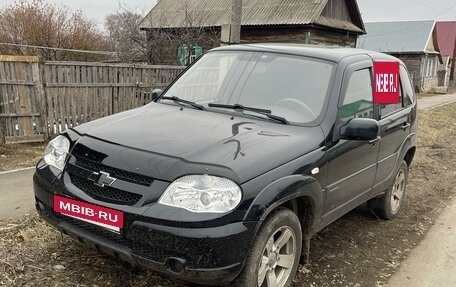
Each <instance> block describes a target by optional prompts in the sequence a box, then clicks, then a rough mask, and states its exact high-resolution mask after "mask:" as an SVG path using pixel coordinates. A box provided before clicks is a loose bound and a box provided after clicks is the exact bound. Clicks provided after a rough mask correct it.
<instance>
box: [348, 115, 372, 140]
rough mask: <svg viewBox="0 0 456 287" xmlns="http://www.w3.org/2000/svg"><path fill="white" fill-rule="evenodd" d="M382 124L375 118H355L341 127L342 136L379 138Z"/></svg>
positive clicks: (367, 138)
mask: <svg viewBox="0 0 456 287" xmlns="http://www.w3.org/2000/svg"><path fill="white" fill-rule="evenodd" d="M379 131H380V124H379V123H378V121H376V120H374V119H366V118H354V119H352V120H350V121H349V122H348V123H347V124H346V125H344V126H342V127H341V128H340V138H341V139H344V140H354V141H373V140H376V139H378V138H379Z"/></svg>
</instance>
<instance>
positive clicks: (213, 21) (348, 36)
mask: <svg viewBox="0 0 456 287" xmlns="http://www.w3.org/2000/svg"><path fill="white" fill-rule="evenodd" d="M242 9H243V11H242V21H241V23H242V26H241V43H259V42H284V43H302V44H315V45H326V46H343V47H355V46H356V40H357V38H358V36H359V35H362V34H364V33H365V29H364V24H363V20H362V18H361V13H360V11H359V8H358V4H357V2H356V0H244V1H243V7H242ZM230 13H231V0H211V1H207V0H184V1H181V0H160V1H159V2H158V3H157V5H155V7H153V9H152V10H151V11H150V12H149V14H148V15H147V16H146V17H145V18H144V19H143V21H142V23H141V25H140V28H141V29H142V30H145V31H147V33H148V37H149V41H155V40H156V37H158V36H157V31H162V32H166V33H168V34H169V35H184V34H185V33H182V31H190V30H193V31H195V30H197V31H199V32H201V31H205V32H207V33H206V35H211V36H209V37H195V38H198V39H199V42H197V43H195V45H194V47H192V48H191V51H190V52H191V53H193V54H194V55H193V58H194V57H196V56H198V55H197V54H198V53H202V52H204V51H207V50H208V49H211V48H214V47H217V46H220V44H221V43H220V37H219V36H218V37H217V36H213V35H217V34H218V35H220V30H221V27H222V26H223V25H226V24H228V23H229V21H230V16H231V14H230ZM196 34H197V35H199V34H198V33H196ZM182 38H183V37H182ZM187 48H188V47H184V49H187ZM196 48H197V49H196ZM166 51H168V52H170V53H169V54H168V56H166V55H164V56H163V57H161V61H160V63H159V64H176V63H180V64H188V61H186V59H184V62H182V57H179V54H180V53H179V52H183V47H182V43H179V41H176V43H175V44H173V45H167V47H166Z"/></svg>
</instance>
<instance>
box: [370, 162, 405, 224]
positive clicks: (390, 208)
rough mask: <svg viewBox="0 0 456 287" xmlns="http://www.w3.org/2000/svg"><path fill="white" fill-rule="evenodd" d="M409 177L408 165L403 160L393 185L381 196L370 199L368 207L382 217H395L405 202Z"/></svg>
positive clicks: (387, 218)
mask: <svg viewBox="0 0 456 287" xmlns="http://www.w3.org/2000/svg"><path fill="white" fill-rule="evenodd" d="M407 179H408V165H407V163H406V162H405V161H402V163H401V166H400V167H399V169H398V171H397V172H396V175H395V176H394V182H393V184H392V186H391V187H390V188H389V189H388V191H387V192H386V193H385V194H384V195H382V196H381V197H379V198H374V199H371V200H369V201H368V202H367V205H368V208H369V209H370V210H372V211H373V212H374V213H375V214H376V215H377V216H378V217H380V218H381V219H385V220H391V219H394V218H395V217H396V216H397V215H398V214H399V211H400V209H401V207H402V204H403V202H404V197H405V194H406V190H407Z"/></svg>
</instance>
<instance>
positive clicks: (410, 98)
mask: <svg viewBox="0 0 456 287" xmlns="http://www.w3.org/2000/svg"><path fill="white" fill-rule="evenodd" d="M400 72H401V82H402V94H403V96H404V105H405V106H406V107H408V106H410V105H412V104H413V103H414V102H415V93H414V91H413V86H412V83H411V82H410V78H409V76H408V73H407V70H406V69H405V68H404V67H403V66H401V68H400Z"/></svg>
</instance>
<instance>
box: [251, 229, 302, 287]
mask: <svg viewBox="0 0 456 287" xmlns="http://www.w3.org/2000/svg"><path fill="white" fill-rule="evenodd" d="M295 257H296V236H295V234H294V231H293V229H291V228H290V227H288V226H284V227H280V228H279V229H277V230H276V231H275V232H274V233H273V235H272V236H271V237H270V238H269V240H268V241H267V243H266V246H265V247H264V250H263V254H262V256H261V258H260V262H259V263H258V266H259V267H258V286H259V287H283V286H285V284H286V283H287V281H288V278H289V277H290V275H291V270H292V268H293V265H294V261H295Z"/></svg>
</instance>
